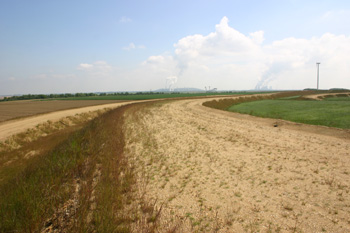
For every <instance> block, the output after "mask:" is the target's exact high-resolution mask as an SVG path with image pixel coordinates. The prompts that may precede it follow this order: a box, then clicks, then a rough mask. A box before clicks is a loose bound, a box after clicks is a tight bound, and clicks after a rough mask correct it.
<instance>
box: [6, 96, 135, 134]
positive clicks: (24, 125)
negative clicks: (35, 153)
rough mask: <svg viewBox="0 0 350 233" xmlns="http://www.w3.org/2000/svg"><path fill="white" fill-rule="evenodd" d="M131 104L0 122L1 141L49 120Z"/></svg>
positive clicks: (104, 106)
mask: <svg viewBox="0 0 350 233" xmlns="http://www.w3.org/2000/svg"><path fill="white" fill-rule="evenodd" d="M129 103H132V102H120V103H113V104H103V105H96V106H89V107H83V108H76V109H69V110H62V111H56V112H51V113H46V114H41V115H36V116H31V117H27V118H20V119H16V120H9V121H4V122H0V141H1V140H4V139H5V138H8V137H10V136H11V135H14V134H17V133H20V132H23V131H25V130H27V129H30V128H34V127H35V126H36V125H38V124H40V123H43V122H46V121H48V120H50V121H56V120H59V119H61V118H63V117H67V116H74V115H76V114H80V113H84V112H89V111H90V112H93V111H97V110H99V109H104V108H117V107H120V106H122V105H125V104H129Z"/></svg>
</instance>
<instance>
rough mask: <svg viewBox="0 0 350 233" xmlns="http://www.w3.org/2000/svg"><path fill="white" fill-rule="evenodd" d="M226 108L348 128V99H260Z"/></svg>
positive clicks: (251, 113)
mask: <svg viewBox="0 0 350 233" xmlns="http://www.w3.org/2000/svg"><path fill="white" fill-rule="evenodd" d="M337 99H338V98H337ZM228 110H229V111H235V112H239V113H244V114H250V115H254V116H259V117H268V118H276V119H284V120H289V121H294V122H299V123H305V124H312V125H324V126H329V127H337V128H343V129H349V128H350V102H349V101H339V100H338V101H295V100H262V101H255V102H250V103H243V104H239V105H234V106H232V107H230V108H229V109H228Z"/></svg>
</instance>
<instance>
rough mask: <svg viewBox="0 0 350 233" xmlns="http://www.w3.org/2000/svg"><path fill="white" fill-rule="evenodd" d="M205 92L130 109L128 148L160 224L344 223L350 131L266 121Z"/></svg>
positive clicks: (347, 225) (347, 224)
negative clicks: (225, 108)
mask: <svg viewBox="0 0 350 233" xmlns="http://www.w3.org/2000/svg"><path fill="white" fill-rule="evenodd" d="M203 101H205V100H184V101H176V102H170V103H167V104H164V105H157V106H155V107H152V108H149V109H146V110H145V111H144V113H140V115H138V116H135V115H131V114H130V115H129V121H128V124H127V125H126V127H127V132H128V135H127V138H129V141H128V144H127V150H126V151H127V153H128V154H129V156H130V158H131V161H132V162H133V163H134V164H135V166H136V168H137V173H138V175H139V176H138V177H139V178H138V179H139V183H140V184H142V185H140V187H139V195H140V197H141V196H142V197H145V198H146V199H148V200H150V202H152V200H153V203H154V202H155V201H156V203H157V207H158V208H160V206H161V205H162V214H161V218H160V223H159V228H160V229H161V231H163V232H165V231H166V230H172V229H176V230H177V232H196V231H200V232H217V231H219V232H350V221H349V219H350V193H349V192H350V138H349V135H350V134H349V131H341V130H333V129H328V128H325V127H310V128H309V127H308V126H304V125H301V124H294V126H295V127H294V126H293V124H290V123H286V122H283V121H280V124H279V126H278V127H273V123H274V122H275V120H266V119H263V120H260V119H259V118H254V117H248V116H247V117H246V116H242V115H239V114H235V113H229V112H222V111H219V110H214V109H208V108H206V107H203V106H202V105H201V103H202V102H203ZM135 229H137V226H135ZM135 231H137V230H135Z"/></svg>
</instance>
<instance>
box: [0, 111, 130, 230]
mask: <svg viewBox="0 0 350 233" xmlns="http://www.w3.org/2000/svg"><path fill="white" fill-rule="evenodd" d="M126 108H127V107H122V108H119V109H116V110H114V111H110V112H108V113H106V114H104V115H102V116H100V117H98V118H96V119H95V120H93V121H91V122H90V123H88V125H87V126H85V127H84V128H83V129H81V130H79V131H76V132H75V133H72V132H68V131H67V132H66V134H63V131H60V133H57V134H51V135H50V136H47V137H42V138H39V139H38V140H36V141H32V142H29V143H27V144H26V145H25V146H23V147H22V148H21V149H18V150H12V151H10V152H6V153H10V154H11V153H12V155H13V154H14V153H17V154H18V155H20V154H21V155H22V158H21V159H19V160H16V161H15V162H13V163H11V165H8V166H2V167H0V172H2V173H5V172H6V171H9V170H11V172H12V175H11V176H5V177H2V180H1V182H0V219H1V221H0V232H14V231H16V232H26V231H28V232H33V231H35V232H38V231H42V232H53V231H54V230H55V229H56V230H58V231H60V232H92V231H97V232H125V231H128V229H129V226H128V225H129V221H130V219H129V218H127V217H125V216H128V215H126V214H125V213H126V212H123V211H124V205H127V203H129V202H130V201H131V198H130V197H131V196H130V195H129V194H128V193H130V190H131V187H132V184H133V172H132V167H130V166H128V163H127V159H126V158H125V156H124V153H123V148H124V134H123V128H122V125H123V112H124V111H125V109H126ZM68 129H72V128H67V129H66V130H68ZM73 131H74V130H73ZM49 142H51V144H50V143H49ZM42 143H46V144H44V145H46V146H47V148H45V147H43V146H42V145H43V144H42ZM27 149H30V152H29V153H27ZM31 151H34V152H31ZM3 153H5V152H3ZM6 153H5V154H6ZM26 155H27V159H23V158H24V157H25V156H26Z"/></svg>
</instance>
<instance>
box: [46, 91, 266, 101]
mask: <svg viewBox="0 0 350 233" xmlns="http://www.w3.org/2000/svg"><path fill="white" fill-rule="evenodd" d="M258 93H261V92H222V93H162V94H146V93H145V94H128V95H105V96H83V97H66V98H54V99H45V100H148V99H167V98H185V97H203V96H217V95H250V94H258ZM263 93H268V92H263Z"/></svg>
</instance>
